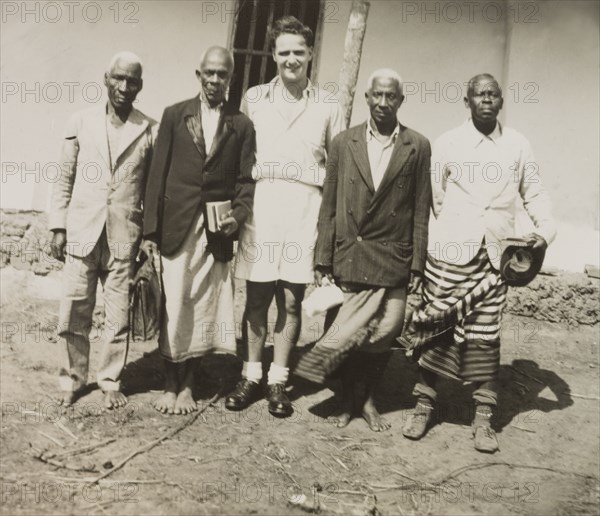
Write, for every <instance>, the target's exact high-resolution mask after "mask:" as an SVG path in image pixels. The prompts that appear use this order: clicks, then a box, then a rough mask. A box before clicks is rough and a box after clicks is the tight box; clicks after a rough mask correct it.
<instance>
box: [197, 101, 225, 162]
mask: <svg viewBox="0 0 600 516" xmlns="http://www.w3.org/2000/svg"><path fill="white" fill-rule="evenodd" d="M203 93H204V92H201V93H200V110H201V112H202V133H203V134H204V147H205V149H206V155H208V154H210V150H211V148H212V144H213V140H214V139H215V134H217V127H218V125H219V118H220V116H221V108H222V106H223V103H222V102H221V104H219V105H218V106H215V107H211V106H210V104H209V103H208V102H207V101H206V99H205V98H204V94H203Z"/></svg>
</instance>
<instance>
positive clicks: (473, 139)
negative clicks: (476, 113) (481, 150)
mask: <svg viewBox="0 0 600 516" xmlns="http://www.w3.org/2000/svg"><path fill="white" fill-rule="evenodd" d="M465 133H466V135H467V138H468V141H469V142H470V144H471V145H472V146H473V147H477V146H478V145H479V144H480V143H481V142H482V141H484V140H491V141H493V142H494V143H496V142H497V141H498V140H499V139H500V138H501V137H502V124H501V123H500V121H496V127H494V130H493V131H492V132H491V133H490V134H488V135H485V134H483V133H481V132H479V131H478V130H477V128H476V127H475V124H473V119H472V118H469V119H468V120H467V121H466V122H465Z"/></svg>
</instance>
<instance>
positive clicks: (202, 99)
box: [198, 88, 223, 110]
mask: <svg viewBox="0 0 600 516" xmlns="http://www.w3.org/2000/svg"><path fill="white" fill-rule="evenodd" d="M198 98H199V99H200V102H201V104H202V107H204V108H206V109H214V110H220V109H221V108H222V107H223V102H221V103H220V104H218V105H216V106H215V107H212V106H211V105H210V104H209V103H208V100H206V95H205V94H204V88H200V95H198Z"/></svg>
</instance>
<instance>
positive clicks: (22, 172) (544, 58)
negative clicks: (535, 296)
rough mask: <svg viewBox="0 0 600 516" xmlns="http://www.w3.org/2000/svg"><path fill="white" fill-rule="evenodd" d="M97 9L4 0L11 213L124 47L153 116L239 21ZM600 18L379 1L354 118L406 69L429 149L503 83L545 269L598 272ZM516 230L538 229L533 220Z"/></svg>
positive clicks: (167, 5)
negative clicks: (534, 177) (540, 185)
mask: <svg viewBox="0 0 600 516" xmlns="http://www.w3.org/2000/svg"><path fill="white" fill-rule="evenodd" d="M50 4H57V2H50ZM92 4H94V2H81V3H79V4H78V6H75V7H73V8H72V11H71V12H69V10H68V9H67V7H66V6H64V4H63V7H62V12H61V13H60V16H59V17H57V11H56V10H52V9H51V8H46V9H45V10H44V8H43V4H41V3H39V2H2V15H3V18H2V34H1V40H0V41H1V58H2V67H1V69H0V73H1V78H2V97H3V98H2V104H1V107H2V117H1V130H2V133H1V134H2V141H1V151H2V176H3V177H2V184H1V186H2V189H1V202H0V204H1V205H2V207H4V208H25V209H31V208H34V209H42V210H43V209H46V207H47V199H48V190H49V189H48V181H44V179H46V180H48V179H50V180H51V179H52V178H53V177H54V176H55V173H56V167H55V166H54V165H53V163H55V162H57V161H58V158H59V154H58V150H59V147H60V135H61V131H62V128H63V127H64V124H65V122H66V119H67V117H68V116H69V114H70V113H72V112H74V111H76V110H77V109H80V108H83V107H86V106H91V105H94V104H95V103H98V102H104V100H105V95H104V87H103V85H102V74H103V72H104V69H105V67H106V64H107V63H108V61H109V59H110V57H111V56H112V55H113V54H114V53H115V52H117V51H118V50H121V49H130V50H133V51H135V52H136V53H138V54H139V55H140V57H141V58H142V60H143V61H144V64H145V71H144V78H145V88H144V90H143V91H142V92H141V93H140V95H139V97H138V98H139V102H138V104H137V105H138V107H140V109H142V110H143V111H145V112H146V113H147V114H149V115H151V116H154V117H156V118H158V117H160V115H161V112H162V109H163V108H164V107H165V106H166V105H169V104H171V103H173V102H176V101H178V100H181V99H184V98H187V97H190V96H192V95H194V94H195V93H196V92H197V82H196V78H195V76H194V67H195V65H196V63H197V61H198V58H199V55H200V53H201V51H202V50H203V49H204V48H206V46H208V45H210V44H221V45H226V44H227V41H228V36H229V31H230V27H231V23H232V21H233V5H234V3H233V1H232V0H219V1H204V2H200V1H170V2H158V1H138V2H135V3H133V2H129V4H128V3H127V2H122V3H121V4H119V5H120V8H119V10H118V11H117V10H116V9H115V8H114V7H112V6H114V5H115V4H114V3H113V2H103V3H100V4H99V5H101V7H102V12H101V13H100V15H98V12H97V11H96V10H95V9H94V8H93V5H92ZM7 5H9V6H12V7H10V9H9V10H8V11H7V9H6V6H7ZM23 5H26V6H27V7H28V8H29V9H30V10H29V13H28V14H24V9H23ZM40 5H41V6H42V7H39V6H40ZM127 5H133V6H135V9H134V8H132V7H127V8H126V6H127ZM15 6H16V8H17V9H18V11H17V12H16V13H12V11H13V10H14V8H15ZM36 6H38V7H37V12H36ZM350 6H351V2H349V1H342V0H327V2H326V10H325V20H324V21H325V24H324V33H323V44H322V48H321V58H320V63H319V83H321V84H322V85H323V84H326V83H332V82H333V83H335V82H336V81H337V79H338V72H339V68H340V63H341V60H342V56H343V43H344V37H345V32H346V24H347V21H348V15H349V11H350ZM111 7H112V9H111ZM136 9H137V10H136ZM598 11H599V4H598V2H590V1H585V0H583V1H544V0H536V1H523V2H510V3H506V2H503V1H500V0H478V1H477V2H462V1H457V2H438V1H404V2H400V1H396V0H371V8H370V11H369V18H368V28H367V32H366V37H365V41H364V46H363V56H362V61H361V70H360V74H359V78H358V84H357V91H356V97H355V102H354V109H353V117H352V123H353V124H354V123H359V122H360V121H362V120H364V119H365V118H366V117H367V115H368V112H367V109H366V105H365V102H364V84H365V82H366V80H367V78H368V76H369V75H370V73H371V72H372V71H373V70H374V69H376V68H379V67H383V66H389V67H392V68H395V69H397V70H398V71H399V72H400V73H401V74H402V76H403V77H404V79H405V82H406V86H405V87H406V97H407V98H406V102H405V104H404V105H403V106H402V108H401V110H400V119H401V120H402V122H403V123H404V124H406V125H408V126H410V127H412V128H414V129H416V130H418V131H420V132H422V133H423V134H425V135H426V136H427V137H428V138H429V139H430V140H432V141H433V140H434V139H435V138H436V137H437V136H439V135H440V134H441V133H442V132H444V131H446V130H447V129H449V128H451V127H454V126H456V125H458V124H460V123H461V122H462V121H463V120H464V119H465V118H466V117H467V116H468V112H467V111H466V109H465V108H464V106H463V104H462V92H460V91H459V89H458V88H459V86H462V85H463V84H464V82H465V81H466V80H468V78H469V77H471V76H472V75H474V74H475V73H478V72H481V71H487V72H490V73H493V74H495V75H496V76H497V77H498V78H499V79H501V80H502V82H503V86H504V92H505V107H504V110H503V112H502V113H501V120H502V121H503V122H505V123H506V124H507V125H510V126H512V127H514V128H515V129H517V130H519V131H521V132H522V133H523V134H525V135H526V136H527V137H528V138H529V140H530V141H531V143H532V145H533V148H534V151H535V153H536V157H537V160H538V162H539V166H540V171H541V174H542V176H543V179H544V182H545V184H546V186H547V188H548V190H549V191H550V194H551V196H552V199H553V202H554V205H555V214H556V217H557V219H558V221H559V229H560V233H559V237H558V239H557V241H556V242H555V243H554V245H553V246H552V247H551V248H550V251H549V253H548V256H547V260H546V263H547V264H548V265H550V266H557V267H560V268H564V269H569V270H576V271H581V270H582V267H583V264H584V263H596V264H597V263H598V262H599V261H600V260H599V257H598V254H599V248H600V244H599V240H598V217H599V213H598V206H599V204H600V203H599V174H598V170H599V167H600V165H599V158H598V143H597V142H598V139H599V134H598V107H599V104H598V99H599V95H598V86H599V81H598V62H599V59H600V56H599V43H598V27H599V22H598V19H599V14H598ZM57 18H58V19H57ZM52 20H57V21H56V22H53V21H52ZM71 20H72V21H71ZM86 20H92V21H86ZM93 20H96V21H93ZM126 21H127V22H133V23H126ZM68 83H73V84H68ZM26 90H27V91H26ZM519 227H520V230H522V231H526V230H528V229H529V228H528V226H527V222H526V220H525V219H521V220H520V225H519Z"/></svg>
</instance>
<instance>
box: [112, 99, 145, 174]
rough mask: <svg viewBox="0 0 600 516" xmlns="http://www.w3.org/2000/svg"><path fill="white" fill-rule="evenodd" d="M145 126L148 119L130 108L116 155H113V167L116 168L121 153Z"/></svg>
mask: <svg viewBox="0 0 600 516" xmlns="http://www.w3.org/2000/svg"><path fill="white" fill-rule="evenodd" d="M147 128H148V120H146V119H145V118H144V117H143V116H142V115H141V113H140V112H139V111H138V110H137V109H132V110H131V113H129V117H127V120H126V122H125V125H124V126H123V133H122V135H121V139H120V142H119V152H118V153H117V156H115V159H114V160H113V164H112V165H113V169H114V168H116V164H117V162H118V161H119V158H120V157H121V156H122V155H123V153H124V152H125V151H126V150H127V149H128V148H129V146H130V145H131V144H132V143H133V142H134V141H136V140H137V139H138V138H139V137H140V135H141V134H142V133H143V132H144V131H145V130H146V129H147Z"/></svg>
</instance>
